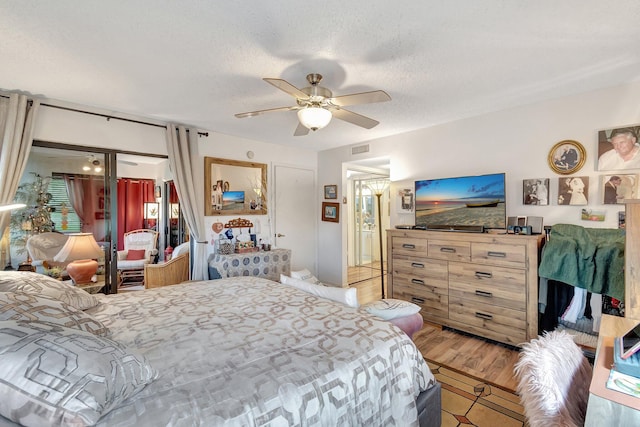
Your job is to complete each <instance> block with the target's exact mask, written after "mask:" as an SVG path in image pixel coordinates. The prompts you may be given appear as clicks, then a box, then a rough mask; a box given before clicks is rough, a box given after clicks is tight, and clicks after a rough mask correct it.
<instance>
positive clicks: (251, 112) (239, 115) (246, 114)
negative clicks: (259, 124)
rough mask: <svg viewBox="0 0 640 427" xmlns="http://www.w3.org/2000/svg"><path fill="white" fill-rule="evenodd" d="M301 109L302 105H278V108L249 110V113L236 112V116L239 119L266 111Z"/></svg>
mask: <svg viewBox="0 0 640 427" xmlns="http://www.w3.org/2000/svg"><path fill="white" fill-rule="evenodd" d="M299 109H300V107H298V106H297V105H292V106H291V107H278V108H270V109H268V110H258V111H249V112H247V113H238V114H235V116H236V117H237V118H239V119H242V118H244V117H253V116H257V115H260V114H264V113H275V112H276V111H293V110H299Z"/></svg>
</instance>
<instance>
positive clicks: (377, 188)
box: [367, 179, 389, 196]
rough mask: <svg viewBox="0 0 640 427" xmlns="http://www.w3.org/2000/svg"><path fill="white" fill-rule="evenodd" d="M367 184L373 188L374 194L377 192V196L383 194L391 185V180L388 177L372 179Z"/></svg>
mask: <svg viewBox="0 0 640 427" xmlns="http://www.w3.org/2000/svg"><path fill="white" fill-rule="evenodd" d="M367 186H368V187H369V188H370V189H371V191H372V192H373V194H375V195H376V196H380V195H382V193H384V191H385V190H386V189H387V187H388V186H389V180H388V179H375V180H371V181H368V182H367Z"/></svg>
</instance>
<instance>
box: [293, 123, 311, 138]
mask: <svg viewBox="0 0 640 427" xmlns="http://www.w3.org/2000/svg"><path fill="white" fill-rule="evenodd" d="M308 134H309V128H308V127H306V126H305V125H303V124H302V123H300V122H298V127H297V128H296V131H295V132H294V133H293V136H305V135H308Z"/></svg>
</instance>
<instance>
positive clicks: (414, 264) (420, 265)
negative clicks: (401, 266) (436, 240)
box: [411, 262, 424, 268]
mask: <svg viewBox="0 0 640 427" xmlns="http://www.w3.org/2000/svg"><path fill="white" fill-rule="evenodd" d="M411 267H414V268H424V264H422V263H419V262H412V263H411Z"/></svg>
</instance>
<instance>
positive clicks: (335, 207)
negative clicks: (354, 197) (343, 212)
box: [322, 202, 340, 222]
mask: <svg viewBox="0 0 640 427" xmlns="http://www.w3.org/2000/svg"><path fill="white" fill-rule="evenodd" d="M322 220H323V221H329V222H340V203H330V202H322Z"/></svg>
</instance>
